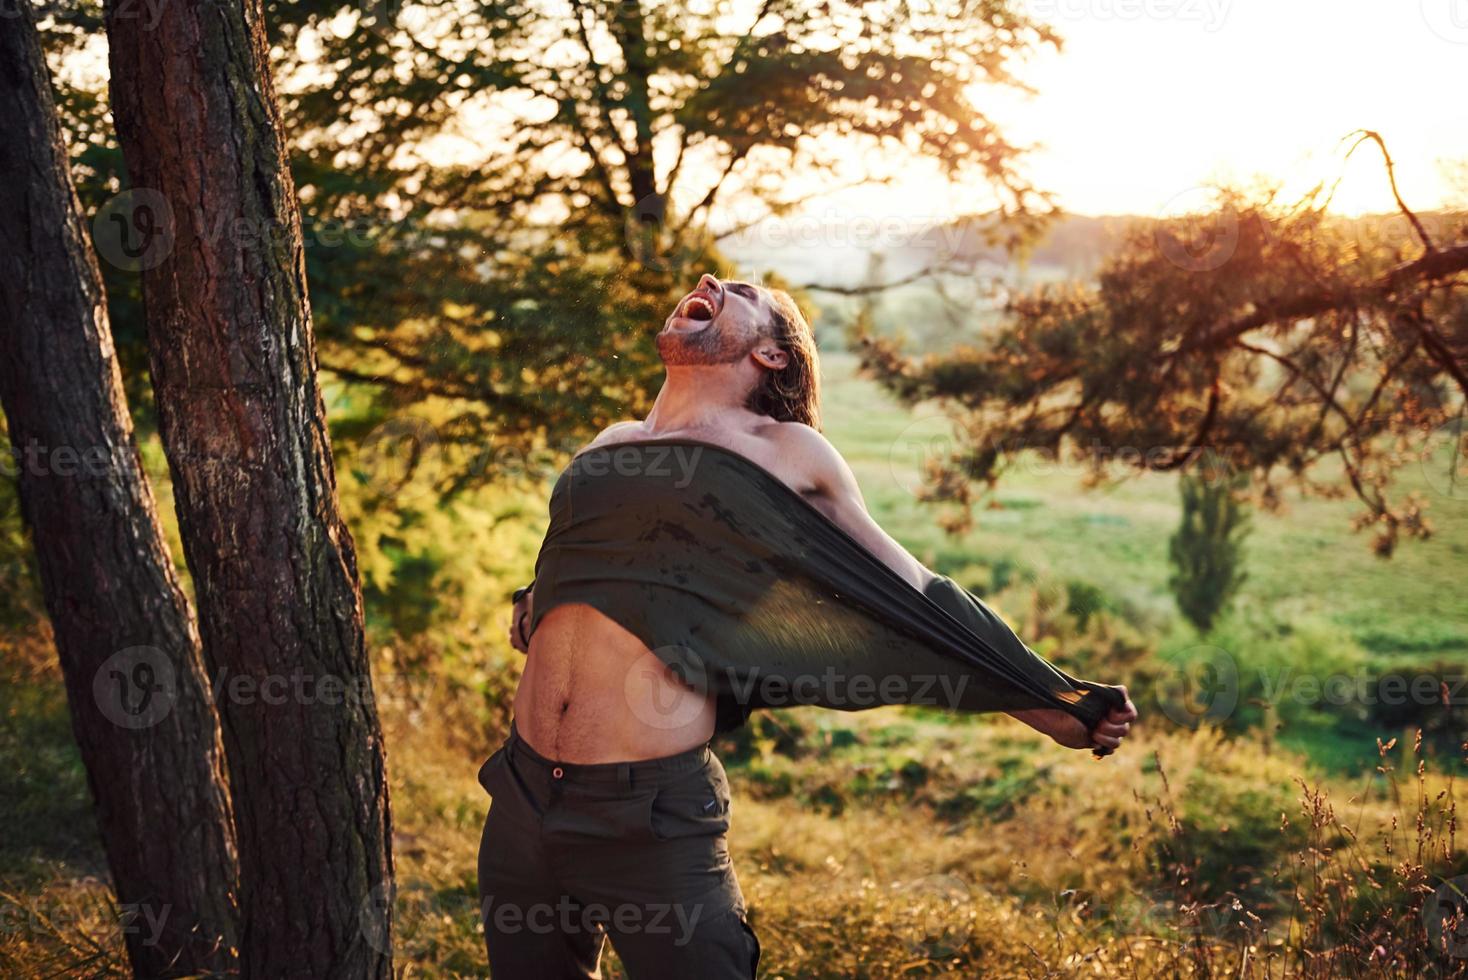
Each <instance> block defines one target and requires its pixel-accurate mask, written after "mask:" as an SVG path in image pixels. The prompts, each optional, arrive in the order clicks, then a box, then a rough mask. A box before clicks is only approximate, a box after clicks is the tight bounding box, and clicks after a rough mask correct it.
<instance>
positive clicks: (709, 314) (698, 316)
mask: <svg viewBox="0 0 1468 980" xmlns="http://www.w3.org/2000/svg"><path fill="white" fill-rule="evenodd" d="M680 312H681V314H682V315H683V316H685V317H687V318H688V319H690V320H698V321H700V322H707V321H709V320H712V319H713V318H714V314H715V313H717V312H718V311H717V310H715V309H714V304H713V302H712V301H711V300H709V299H708V297H706V296H700V295H698V294H694V295H692V296H690V297H688V298H687V299H685V300H684V301H683V309H682V310H681V311H680Z"/></svg>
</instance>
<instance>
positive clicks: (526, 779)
mask: <svg viewBox="0 0 1468 980" xmlns="http://www.w3.org/2000/svg"><path fill="white" fill-rule="evenodd" d="M479 781H480V783H481V784H482V785H483V786H484V788H485V789H486V790H487V791H488V792H489V794H490V796H491V797H492V798H493V802H492V804H491V806H490V810H489V817H488V819H486V820H485V822H484V836H483V838H482V840H481V841H480V845H479V901H480V912H481V916H482V918H483V921H484V941H485V946H486V947H487V949H488V952H489V967H490V974H491V976H492V977H494V980H521V978H525V980H532V978H533V980H539V978H556V977H597V976H599V975H600V973H599V969H598V963H599V961H600V959H601V951H602V944H603V943H604V942H605V940H606V939H607V938H610V939H611V942H612V946H613V948H615V949H616V951H617V955H618V956H620V957H621V959H622V963H623V964H624V965H625V966H626V968H627V972H628V974H629V975H630V976H631V977H632V978H633V980H653V978H663V977H666V978H670V980H672V978H679V980H681V978H687V977H700V978H703V977H709V978H715V980H718V978H729V980H734V978H750V977H753V976H754V975H755V969H756V966H757V965H758V963H759V940H758V939H757V938H756V937H755V934H754V931H753V930H752V929H751V928H750V927H749V924H748V922H747V921H746V918H745V906H744V896H743V894H742V893H741V892H740V890H739V881H738V879H737V878H736V877H735V874H734V867H733V865H732V864H731V863H730V861H729V846H728V839H727V834H728V830H729V783H728V779H727V778H726V776H725V774H724V767H723V766H722V765H721V764H720V763H719V760H718V759H717V758H716V757H715V756H714V754H713V753H712V752H711V751H710V750H709V748H708V746H706V745H705V746H701V747H700V748H697V749H694V750H692V751H689V752H683V753H680V754H679V755H674V756H667V757H665V758H661V759H648V760H645V761H640V762H622V763H607V764H604V765H572V764H570V763H557V762H554V761H552V760H550V759H546V758H544V757H542V756H540V755H537V754H536V753H535V752H534V751H533V750H532V749H531V748H530V746H529V745H528V744H526V742H525V741H524V740H523V739H521V738H520V736H519V734H518V733H517V732H516V731H515V729H514V727H513V726H511V729H510V737H509V738H508V739H506V740H505V744H504V745H503V746H501V747H500V748H499V749H498V750H497V751H496V752H495V753H494V755H492V756H490V758H489V761H488V762H486V763H485V764H484V766H483V768H481V769H480V771H479Z"/></svg>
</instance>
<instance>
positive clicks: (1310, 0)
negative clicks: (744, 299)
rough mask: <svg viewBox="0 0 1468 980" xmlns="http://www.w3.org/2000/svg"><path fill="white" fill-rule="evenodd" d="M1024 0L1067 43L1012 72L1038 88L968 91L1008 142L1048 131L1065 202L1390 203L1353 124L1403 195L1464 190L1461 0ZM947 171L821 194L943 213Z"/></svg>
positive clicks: (1144, 208) (1466, 26) (1427, 197)
mask: <svg viewBox="0 0 1468 980" xmlns="http://www.w3.org/2000/svg"><path fill="white" fill-rule="evenodd" d="M1022 2H1024V0H1022ZM1027 4H1028V9H1029V10H1030V11H1031V12H1032V13H1033V14H1035V15H1036V16H1037V17H1038V18H1039V19H1041V20H1044V21H1047V22H1049V23H1051V24H1053V25H1055V27H1056V28H1057V30H1058V31H1059V32H1060V33H1061V35H1062V36H1063V37H1064V38H1065V42H1066V43H1065V45H1064V48H1063V49H1062V51H1061V52H1059V53H1054V52H1047V53H1046V54H1044V55H1042V56H1040V57H1038V58H1036V59H1034V60H1032V61H1031V62H1030V63H1029V64H1028V65H1026V66H1023V68H1022V69H1021V71H1020V72H1019V74H1020V75H1021V76H1022V77H1023V78H1025V80H1026V81H1028V82H1029V83H1030V84H1031V85H1032V86H1034V87H1035V88H1036V89H1037V94H1036V95H1035V96H1034V97H1022V96H1009V95H1000V96H997V97H996V93H995V92H994V91H993V90H992V89H990V90H981V91H979V92H977V93H976V98H977V102H978V104H979V105H981V106H982V107H984V109H985V111H986V112H988V113H989V114H990V115H991V116H992V117H993V118H995V119H997V120H999V121H1001V122H1002V123H1004V124H1005V127H1006V128H1005V131H1006V133H1007V134H1008V136H1009V138H1010V139H1011V140H1013V141H1016V142H1020V143H1043V144H1044V147H1043V148H1042V149H1040V150H1039V151H1037V152H1036V153H1035V154H1034V156H1033V158H1032V160H1031V163H1030V166H1029V172H1030V173H1031V174H1032V176H1033V179H1034V181H1035V182H1036V184H1037V185H1038V186H1040V187H1043V188H1046V189H1048V190H1050V191H1053V192H1055V193H1056V194H1057V195H1058V196H1059V199H1060V203H1061V205H1062V206H1063V207H1065V208H1066V209H1067V210H1069V211H1072V212H1075V213H1080V214H1118V213H1132V214H1142V215H1151V214H1160V213H1169V212H1172V211H1175V210H1187V208H1179V207H1178V203H1177V201H1176V200H1175V199H1177V198H1178V197H1179V195H1183V196H1184V197H1183V200H1187V195H1189V193H1190V192H1192V197H1193V198H1194V199H1196V198H1198V197H1200V196H1201V195H1202V192H1198V191H1196V188H1198V187H1199V186H1200V185H1206V184H1208V183H1209V182H1212V181H1217V180H1220V179H1222V180H1228V179H1236V180H1238V181H1243V182H1247V181H1249V180H1250V179H1251V178H1253V177H1256V176H1260V175H1262V176H1264V177H1266V178H1269V179H1272V180H1276V181H1283V182H1284V183H1285V187H1286V188H1287V189H1296V190H1299V191H1304V190H1306V189H1308V188H1309V187H1310V186H1313V185H1314V184H1315V183H1316V182H1318V181H1321V180H1327V181H1329V180H1333V179H1335V178H1336V177H1337V176H1339V175H1341V174H1342V173H1344V174H1345V180H1344V181H1343V183H1342V184H1341V186H1340V188H1339V190H1338V192H1337V194H1336V197H1335V202H1334V207H1335V209H1336V210H1337V211H1340V212H1342V213H1346V214H1358V213H1361V212H1363V211H1390V210H1393V209H1394V205H1393V203H1392V200H1391V196H1390V190H1389V188H1388V185H1387V183H1386V179H1385V176H1384V174H1383V171H1382V167H1381V157H1380V154H1379V153H1378V152H1377V151H1376V150H1375V149H1374V148H1370V147H1366V146H1363V147H1361V148H1360V149H1358V150H1357V151H1356V153H1355V155H1354V156H1353V157H1352V158H1351V161H1350V163H1349V164H1348V165H1343V163H1342V158H1343V155H1344V149H1345V147H1343V146H1342V145H1341V139H1342V137H1344V136H1346V135H1347V134H1348V133H1350V132H1352V131H1353V130H1356V129H1361V128H1367V129H1376V130H1378V131H1379V132H1380V133H1381V134H1382V135H1383V137H1385V139H1386V141H1387V146H1388V148H1389V149H1390V150H1391V153H1392V156H1393V158H1394V159H1395V161H1396V164H1397V181H1398V184H1399V186H1400V188H1401V190H1402V194H1403V196H1404V197H1405V198H1406V200H1407V203H1408V205H1409V206H1411V207H1413V208H1414V209H1418V210H1427V209H1430V208H1433V207H1438V206H1442V205H1443V204H1446V203H1451V202H1456V203H1457V204H1459V205H1465V204H1468V0H1027ZM940 184H941V182H940V181H935V180H934V178H933V177H932V175H930V174H920V173H914V174H913V176H912V177H910V178H909V179H908V180H907V181H906V182H905V183H904V184H903V185H902V186H900V187H898V188H894V189H892V190H890V191H886V190H884V191H883V192H882V193H881V194H880V195H872V194H871V193H870V192H868V193H867V194H857V193H853V194H843V195H841V196H840V197H839V198H838V199H834V200H832V201H830V202H828V205H830V206H831V210H832V211H836V210H844V209H846V208H851V209H853V210H858V211H866V212H869V213H896V212H906V213H908V214H912V213H915V212H918V213H929V214H941V213H945V212H949V211H950V209H951V208H953V207H955V206H958V205H960V204H961V203H962V202H963V201H964V199H965V197H966V195H965V194H963V193H962V192H958V191H954V190H948V191H945V190H944V189H942V188H941V187H940V186H939V185H940ZM1169 202H1172V203H1169ZM826 209H827V208H826V206H820V207H817V208H816V210H817V211H818V212H820V211H825V210H826Z"/></svg>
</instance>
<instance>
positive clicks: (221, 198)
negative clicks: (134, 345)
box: [106, 0, 392, 980]
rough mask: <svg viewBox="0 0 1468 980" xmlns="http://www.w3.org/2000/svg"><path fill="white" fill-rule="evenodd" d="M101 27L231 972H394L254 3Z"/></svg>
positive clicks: (359, 632)
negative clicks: (205, 695)
mask: <svg viewBox="0 0 1468 980" xmlns="http://www.w3.org/2000/svg"><path fill="white" fill-rule="evenodd" d="M106 15H107V34H108V39H109V45H110V58H111V66H112V103H113V112H114V116H115V119H116V122H117V128H118V136H119V139H120V142H121V144H122V150H123V155H124V158H125V160H126V163H127V169H128V173H129V175H130V184H131V186H132V187H133V188H135V189H138V191H139V193H146V194H148V195H150V196H152V197H153V199H154V201H153V205H154V206H153V209H152V210H153V212H154V219H153V220H154V221H155V223H156V222H157V221H162V222H163V223H164V224H165V225H168V226H169V229H168V230H170V231H171V234H172V242H173V244H172V247H171V248H168V249H164V250H163V251H162V252H161V253H160V254H159V255H157V256H156V257H154V258H149V259H147V260H146V261H145V262H144V263H143V264H144V265H145V266H148V265H151V266H153V267H152V268H145V269H144V271H143V300H144V307H145V310H146V321H147V331H148V346H149V356H150V360H151V365H152V376H153V388H154V392H155V395H156V398H157V403H158V413H159V420H160V427H161V431H162V435H163V444H164V448H165V450H166V452H167V454H168V461H169V466H170V468H171V470H172V473H173V481H174V493H175V499H176V501H177V506H178V515H179V526H180V531H181V533H182V536H183V542H184V553H185V557H186V558H187V560H188V564H189V568H190V569H191V571H192V572H193V576H194V581H195V584H196V586H197V591H198V605H199V622H200V628H201V631H202V633H203V637H204V652H205V658H206V660H207V661H208V663H209V665H210V668H211V669H212V670H213V671H214V673H215V675H216V677H218V676H220V675H224V676H226V678H227V679H226V681H225V690H224V694H223V695H222V697H221V699H220V715H221V719H222V721H223V727H224V746H225V752H226V758H227V760H228V764H229V773H230V782H231V788H232V790H233V793H234V808H235V820H236V826H237V828H238V833H239V853H240V900H241V905H242V921H243V927H242V938H241V947H240V962H241V970H242V972H243V973H244V974H245V975H246V976H253V977H265V976H268V977H283V976H311V977H349V978H352V980H358V978H370V977H388V976H389V975H390V973H391V955H390V950H389V945H388V943H389V938H390V929H389V925H390V922H389V920H390V905H391V902H390V899H391V895H390V892H391V884H392V855H391V850H390V839H391V824H390V818H389V813H388V800H387V781H386V770H385V761H384V754H383V745H382V732H381V728H380V727H379V725H378V721H377V713H376V708H375V704H374V702H373V700H372V697H371V683H370V679H369V675H368V660H367V654H366V649H365V643H364V637H363V624H362V601H361V593H360V590H359V587H358V582H357V568H356V556H355V552H354V550H353V545H352V539H351V536H350V534H349V533H348V531H347V528H346V526H345V524H344V523H343V522H342V518H341V515H340V511H339V509H338V506H337V499H336V483H335V475H334V473H333V471H332V465H331V454H330V445H329V442H328V438H327V431H326V418H325V411H324V408H323V405H322V399H321V392H320V389H319V387H318V385H317V377H316V345H315V339H314V336H313V334H312V327H311V314H310V306H309V304H308V302H307V298H306V279H305V260H304V249H303V245H302V240H301V225H300V216H299V211H298V207H297V202H296V195H295V186H294V184H293V182H292V180H291V175H290V172H289V170H288V169H287V165H286V158H285V147H284V140H285V136H284V130H283V127H282V124H281V120H280V116H279V109H278V107H277V103H276V98H275V92H274V88H273V83H272V81H271V78H270V73H269V68H268V64H267V57H266V51H267V48H266V40H265V32H264V26H263V23H262V20H261V7H260V4H259V2H258V0H183V2H181V3H178V4H174V5H173V6H171V7H169V8H168V10H167V11H166V15H165V16H163V17H161V18H158V19H157V21H156V23H150V22H149V21H148V20H146V19H144V18H143V17H142V10H141V8H139V6H138V5H137V4H134V3H131V2H128V0H108V3H107V5H106ZM170 210H171V212H172V215H171V222H170V216H169V215H168V213H167V212H168V211H170ZM160 211H161V212H163V213H162V214H161V215H159V214H158V213H157V212H160ZM140 227H141V224H140ZM160 240H162V241H167V240H168V235H166V234H165V235H164V236H163V238H162V239H160ZM155 262H156V263H157V264H156V265H155V264H154V263H155Z"/></svg>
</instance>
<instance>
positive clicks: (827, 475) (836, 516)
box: [782, 425, 938, 590]
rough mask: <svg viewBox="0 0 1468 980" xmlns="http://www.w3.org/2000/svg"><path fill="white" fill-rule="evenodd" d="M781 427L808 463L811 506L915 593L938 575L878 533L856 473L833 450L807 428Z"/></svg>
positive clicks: (880, 531) (792, 449) (890, 539)
mask: <svg viewBox="0 0 1468 980" xmlns="http://www.w3.org/2000/svg"><path fill="white" fill-rule="evenodd" d="M782 428H786V429H788V430H789V431H788V434H787V435H786V439H788V440H789V442H790V444H791V445H790V449H791V451H792V453H798V454H800V456H801V457H802V458H804V459H806V460H807V461H808V465H809V470H808V471H807V473H806V476H807V478H808V479H809V480H810V482H811V484H812V487H811V489H812V491H813V494H814V495H813V497H812V499H811V503H813V504H815V506H816V507H817V508H819V509H820V510H821V511H822V512H823V513H824V514H825V515H826V516H827V517H829V518H830V519H831V520H832V521H834V522H835V523H836V524H837V525H838V526H840V527H841V528H842V530H844V531H846V532H847V533H848V534H850V535H851V536H852V537H853V538H855V539H856V540H857V541H859V542H861V544H863V545H865V546H866V548H867V550H868V551H870V552H871V553H872V554H874V555H876V556H877V557H878V558H880V559H881V560H882V561H883V562H884V563H885V564H886V565H887V566H888V567H890V568H891V569H892V570H893V571H895V572H897V574H899V575H901V576H902V577H903V578H904V579H906V580H907V581H908V583H909V584H911V585H913V586H914V587H915V588H917V589H919V590H922V589H925V588H927V586H928V584H929V583H930V582H932V581H933V580H934V579H935V578H937V577H938V576H936V575H934V574H933V573H932V572H931V571H929V570H928V568H927V567H926V566H925V565H923V563H922V562H920V561H918V560H917V559H916V558H914V557H913V556H912V555H911V554H910V553H909V552H908V551H907V549H906V548H904V547H902V545H900V544H898V543H897V541H896V540H894V539H893V537H892V535H890V534H888V533H887V532H886V531H884V530H882V526H881V525H880V524H878V523H877V522H876V520H874V519H873V518H872V515H871V513H870V512H869V511H868V510H867V504H866V500H865V499H864V498H863V497H862V495H861V487H859V486H858V485H857V483H856V474H854V473H852V472H851V467H850V466H849V465H848V464H847V462H846V460H845V458H844V457H842V455H841V454H840V453H839V452H837V451H836V447H835V446H833V445H831V443H830V442H829V441H828V440H827V439H826V437H825V436H823V435H821V434H820V433H819V432H817V431H816V430H815V429H812V428H810V427H809V426H804V425H789V426H782Z"/></svg>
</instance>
